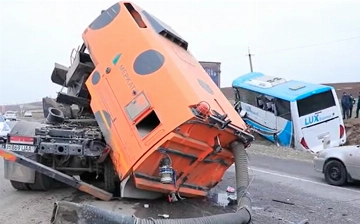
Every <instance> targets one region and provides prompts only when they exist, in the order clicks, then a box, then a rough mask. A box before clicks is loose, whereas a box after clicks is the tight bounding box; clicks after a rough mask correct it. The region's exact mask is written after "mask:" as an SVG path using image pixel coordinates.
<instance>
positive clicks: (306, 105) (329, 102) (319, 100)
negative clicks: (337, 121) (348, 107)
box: [297, 90, 336, 117]
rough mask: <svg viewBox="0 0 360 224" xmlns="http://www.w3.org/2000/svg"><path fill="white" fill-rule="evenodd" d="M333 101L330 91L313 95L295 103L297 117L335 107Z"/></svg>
mask: <svg viewBox="0 0 360 224" xmlns="http://www.w3.org/2000/svg"><path fill="white" fill-rule="evenodd" d="M335 105H336V104H335V99H334V95H333V92H332V91H331V90H328V91H325V92H322V93H318V94H314V95H311V96H309V97H306V98H304V99H301V100H298V101H297V106H298V112H299V117H302V116H305V115H308V114H312V113H315V112H317V111H320V110H324V109H326V108H329V107H333V106H335Z"/></svg>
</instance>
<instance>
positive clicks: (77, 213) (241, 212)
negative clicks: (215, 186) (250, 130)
mask: <svg viewBox="0 0 360 224" xmlns="http://www.w3.org/2000/svg"><path fill="white" fill-rule="evenodd" d="M231 147H232V149H233V153H234V157H235V172H236V173H235V175H236V192H237V202H238V209H237V212H235V213H226V214H219V215H212V216H207V217H199V218H187V219H152V218H137V217H134V216H127V215H120V214H117V213H112V212H109V211H107V210H103V209H99V208H96V207H94V206H91V205H82V204H77V203H73V202H66V201H60V202H56V203H55V206H54V209H53V214H52V217H51V223H52V224H70V223H71V224H220V223H221V224H248V223H249V222H250V221H251V215H252V211H251V199H250V197H249V194H248V192H247V188H248V185H249V175H248V160H247V155H246V152H245V150H244V146H243V145H242V144H241V143H237V142H234V143H232V144H231Z"/></svg>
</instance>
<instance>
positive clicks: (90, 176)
mask: <svg viewBox="0 0 360 224" xmlns="http://www.w3.org/2000/svg"><path fill="white" fill-rule="evenodd" d="M80 180H82V181H84V182H87V181H95V180H96V173H95V172H94V173H90V172H84V173H82V174H80Z"/></svg>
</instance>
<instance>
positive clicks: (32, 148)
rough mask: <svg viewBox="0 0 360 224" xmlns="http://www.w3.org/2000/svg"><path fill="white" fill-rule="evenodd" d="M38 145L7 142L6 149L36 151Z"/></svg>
mask: <svg viewBox="0 0 360 224" xmlns="http://www.w3.org/2000/svg"><path fill="white" fill-rule="evenodd" d="M35 149H36V147H35V146H33V145H14V144H6V150H8V151H17V152H35Z"/></svg>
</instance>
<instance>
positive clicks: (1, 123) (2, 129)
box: [0, 115, 10, 142]
mask: <svg viewBox="0 0 360 224" xmlns="http://www.w3.org/2000/svg"><path fill="white" fill-rule="evenodd" d="M9 132H10V127H9V125H8V124H7V123H6V121H5V118H4V117H3V116H2V115H0V142H5V141H6V138H7V134H8V133H9Z"/></svg>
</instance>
